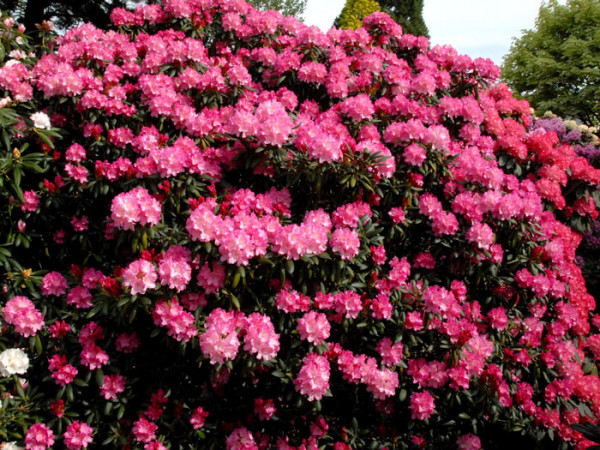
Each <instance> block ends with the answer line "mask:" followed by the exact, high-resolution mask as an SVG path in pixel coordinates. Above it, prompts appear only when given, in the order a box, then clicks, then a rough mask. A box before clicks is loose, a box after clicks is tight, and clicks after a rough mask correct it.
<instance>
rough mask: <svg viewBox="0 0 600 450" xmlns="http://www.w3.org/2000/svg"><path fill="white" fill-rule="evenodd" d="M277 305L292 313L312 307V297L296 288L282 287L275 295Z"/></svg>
mask: <svg viewBox="0 0 600 450" xmlns="http://www.w3.org/2000/svg"><path fill="white" fill-rule="evenodd" d="M275 306H277V308H278V309H280V310H282V311H284V312H286V313H288V314H290V313H294V312H298V311H308V310H309V309H310V298H309V297H307V296H306V295H304V294H301V293H300V292H297V291H295V290H287V289H282V290H281V291H279V292H278V293H277V295H276V296H275Z"/></svg>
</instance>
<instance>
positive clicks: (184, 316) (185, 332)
mask: <svg viewBox="0 0 600 450" xmlns="http://www.w3.org/2000/svg"><path fill="white" fill-rule="evenodd" d="M152 318H153V319H154V323H155V324H156V325H158V326H161V327H167V328H168V330H169V332H168V334H169V336H173V337H174V338H175V339H177V340H178V341H185V342H187V341H189V340H190V339H191V338H192V337H193V336H195V335H196V334H197V331H196V323H195V320H194V315H193V314H192V313H190V312H187V311H185V310H184V309H183V307H182V306H181V305H180V304H179V301H178V300H177V299H176V298H173V299H172V300H171V301H170V302H165V301H163V300H160V301H158V303H156V306H155V307H154V311H153V313H152Z"/></svg>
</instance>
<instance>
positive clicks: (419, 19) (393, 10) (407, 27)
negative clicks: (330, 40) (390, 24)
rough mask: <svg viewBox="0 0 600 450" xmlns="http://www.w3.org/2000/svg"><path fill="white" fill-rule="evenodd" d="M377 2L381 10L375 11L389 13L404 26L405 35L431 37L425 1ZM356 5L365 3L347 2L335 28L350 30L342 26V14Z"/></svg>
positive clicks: (394, 0) (386, 0) (337, 18)
mask: <svg viewBox="0 0 600 450" xmlns="http://www.w3.org/2000/svg"><path fill="white" fill-rule="evenodd" d="M376 2H377V3H378V4H379V8H378V9H374V10H373V11H383V12H385V13H388V14H389V15H390V16H391V17H392V19H394V20H395V21H396V22H398V23H399V24H400V25H402V30H403V31H404V32H405V33H407V34H413V35H415V36H427V37H429V31H428V30H427V25H425V20H424V19H423V2H424V0H376ZM354 3H357V4H361V3H365V2H361V1H356V2H354V1H351V0H348V1H346V6H344V9H343V10H342V13H341V14H340V15H339V16H338V17H336V19H335V21H334V22H333V25H334V26H336V27H338V28H349V27H343V26H342V22H341V20H342V14H343V13H344V10H345V9H346V8H347V7H348V5H349V4H354ZM368 3H373V1H369V2H368ZM373 11H371V12H373ZM367 15H368V14H367ZM364 17H366V16H364ZM364 17H363V18H364ZM361 20H362V19H361Z"/></svg>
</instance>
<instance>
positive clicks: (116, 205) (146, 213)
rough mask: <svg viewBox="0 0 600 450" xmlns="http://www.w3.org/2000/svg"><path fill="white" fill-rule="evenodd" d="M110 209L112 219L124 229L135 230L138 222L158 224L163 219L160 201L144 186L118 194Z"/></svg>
mask: <svg viewBox="0 0 600 450" xmlns="http://www.w3.org/2000/svg"><path fill="white" fill-rule="evenodd" d="M110 210H111V213H112V214H111V218H112V220H113V221H114V222H115V224H116V225H117V227H118V228H121V229H123V230H133V229H134V227H135V225H136V224H137V223H139V224H141V225H156V224H157V223H158V222H160V219H161V206H160V203H159V202H158V200H156V199H155V198H154V197H152V196H151V195H150V194H149V193H148V191H147V190H146V189H144V188H143V187H137V188H135V189H132V190H131V191H129V192H123V193H121V194H119V195H117V196H116V197H115V198H114V199H113V201H112V204H111V207H110Z"/></svg>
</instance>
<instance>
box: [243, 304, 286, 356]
mask: <svg viewBox="0 0 600 450" xmlns="http://www.w3.org/2000/svg"><path fill="white" fill-rule="evenodd" d="M245 330H246V334H245V335H244V350H246V351H248V352H250V353H251V354H253V355H256V358H257V359H262V360H269V359H273V358H275V356H277V352H278V351H279V335H278V334H277V333H275V327H274V326H273V323H272V322H271V319H270V318H269V317H268V316H265V315H262V314H260V313H252V314H250V315H249V316H248V317H246V323H245Z"/></svg>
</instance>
